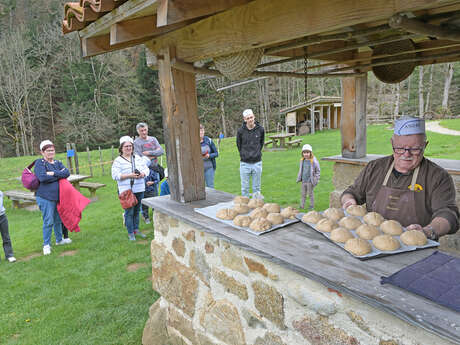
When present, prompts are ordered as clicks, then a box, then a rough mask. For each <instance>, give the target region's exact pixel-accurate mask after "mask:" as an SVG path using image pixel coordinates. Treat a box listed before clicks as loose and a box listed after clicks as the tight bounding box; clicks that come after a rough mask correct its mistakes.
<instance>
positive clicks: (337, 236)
mask: <svg viewBox="0 0 460 345" xmlns="http://www.w3.org/2000/svg"><path fill="white" fill-rule="evenodd" d="M354 237H355V236H353V234H352V233H351V232H350V231H349V230H347V229H345V228H337V229H334V230H332V231H331V240H333V241H334V242H340V243H345V242H347V241H348V240H349V239H350V238H354Z"/></svg>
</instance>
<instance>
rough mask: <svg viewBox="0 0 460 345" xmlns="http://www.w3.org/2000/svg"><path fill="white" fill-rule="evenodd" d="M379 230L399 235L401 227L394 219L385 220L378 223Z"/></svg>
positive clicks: (401, 230)
mask: <svg viewBox="0 0 460 345" xmlns="http://www.w3.org/2000/svg"><path fill="white" fill-rule="evenodd" d="M380 230H382V231H383V232H384V233H386V234H388V235H393V236H395V235H401V234H402V232H403V228H402V226H401V224H399V222H397V221H396V220H386V221H384V222H383V223H382V224H380Z"/></svg>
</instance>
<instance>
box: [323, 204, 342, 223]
mask: <svg viewBox="0 0 460 345" xmlns="http://www.w3.org/2000/svg"><path fill="white" fill-rule="evenodd" d="M324 215H325V216H326V217H327V218H329V219H330V220H332V221H334V222H336V221H338V220H339V219H341V218H343V217H345V213H343V210H342V209H341V208H334V207H330V208H328V209H327V210H326V211H324Z"/></svg>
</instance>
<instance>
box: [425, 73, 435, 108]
mask: <svg viewBox="0 0 460 345" xmlns="http://www.w3.org/2000/svg"><path fill="white" fill-rule="evenodd" d="M433 67H434V65H431V66H430V81H429V83H428V91H427V93H426V103H425V113H428V112H430V111H431V92H432V91H433Z"/></svg>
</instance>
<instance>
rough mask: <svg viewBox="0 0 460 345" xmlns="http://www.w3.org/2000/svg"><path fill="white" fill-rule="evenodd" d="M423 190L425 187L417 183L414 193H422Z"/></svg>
mask: <svg viewBox="0 0 460 345" xmlns="http://www.w3.org/2000/svg"><path fill="white" fill-rule="evenodd" d="M407 188H409V189H410V185H408V186H407ZM422 190H423V187H422V186H421V185H419V184H418V183H416V184H415V186H414V192H421V191H422Z"/></svg>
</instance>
